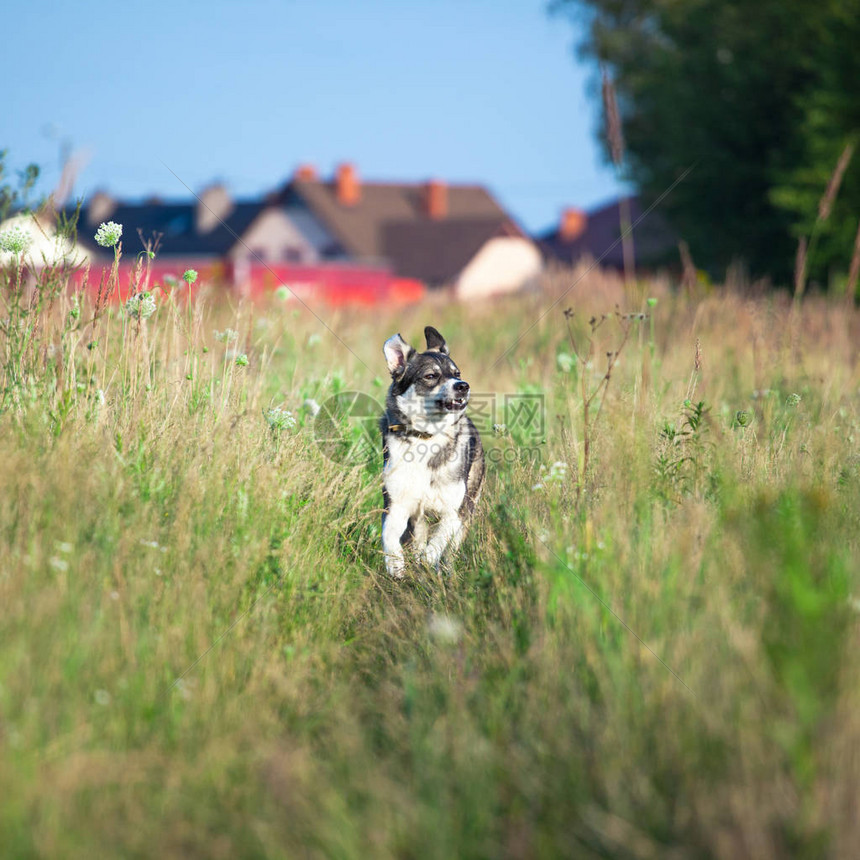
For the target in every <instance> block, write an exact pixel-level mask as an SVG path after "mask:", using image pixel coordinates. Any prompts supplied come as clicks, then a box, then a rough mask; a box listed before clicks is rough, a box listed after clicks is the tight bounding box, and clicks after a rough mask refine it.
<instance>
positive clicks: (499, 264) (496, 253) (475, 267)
mask: <svg viewBox="0 0 860 860" xmlns="http://www.w3.org/2000/svg"><path fill="white" fill-rule="evenodd" d="M542 269H543V259H542V258H541V254H540V251H539V250H538V248H537V246H536V245H535V244H534V242H532V241H530V240H529V239H524V238H521V237H513V236H512V237H505V238H497V239H490V241H489V242H487V243H486V244H485V245H484V247H483V248H481V250H480V251H478V253H477V254H475V256H474V257H473V258H472V261H471V262H470V263H469V264H468V265H467V266H466V268H465V269H463V271H462V272H461V273H460V277H459V278H458V279H457V284H456V289H457V298H460V299H465V298H480V297H482V296H491V295H495V294H497V293H511V292H514V291H515V290H520V289H522V288H523V287H525V286H527V285H528V284H529V283H530V282H532V281H533V280H534V279H536V278H537V277H538V275H540V273H541V271H542Z"/></svg>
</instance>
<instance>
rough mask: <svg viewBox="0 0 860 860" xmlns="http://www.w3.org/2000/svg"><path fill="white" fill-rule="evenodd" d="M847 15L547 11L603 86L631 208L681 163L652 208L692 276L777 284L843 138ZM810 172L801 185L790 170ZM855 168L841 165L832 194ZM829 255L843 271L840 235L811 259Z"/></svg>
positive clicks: (762, 9)
mask: <svg viewBox="0 0 860 860" xmlns="http://www.w3.org/2000/svg"><path fill="white" fill-rule="evenodd" d="M858 6H860V0H820V2H818V3H816V4H810V3H808V2H806V0H756V2H754V3H753V2H749V0H683V2H681V0H559V2H558V3H557V4H556V8H559V9H561V10H562V11H565V12H568V13H569V14H571V15H573V16H576V17H579V18H581V19H584V21H585V23H586V28H585V29H586V36H585V39H584V42H583V44H582V45H581V46H580V50H581V52H582V53H583V55H584V56H586V57H590V58H592V59H595V60H596V61H598V62H599V63H600V64H603V65H605V66H606V67H607V68H608V69H609V71H610V74H611V76H612V78H613V79H614V81H615V86H616V89H617V91H618V100H619V108H620V112H621V118H622V123H623V127H624V135H625V138H626V143H627V158H628V170H629V174H630V178H631V179H632V180H633V181H634V182H635V183H636V184H637V185H638V186H639V188H640V190H641V192H642V194H643V197H644V198H645V199H646V200H649V199H650V200H653V199H655V198H656V197H657V196H659V195H660V194H662V193H663V192H664V191H666V189H668V188H669V187H670V186H671V185H672V184H673V183H674V182H675V181H676V179H677V178H678V176H679V175H680V174H681V173H682V172H683V171H684V170H685V169H686V168H688V167H690V166H691V165H695V167H694V169H693V170H692V171H691V172H690V174H689V175H688V176H687V177H686V179H685V180H684V181H683V182H681V183H680V184H678V185H677V187H675V188H674V190H673V191H672V192H671V194H670V195H669V196H668V197H667V198H666V199H665V200H664V201H663V203H662V204H661V211H662V212H663V213H664V214H665V216H666V217H667V218H668V219H669V221H670V222H671V223H672V224H673V225H674V226H675V227H676V229H677V230H678V232H679V233H680V234H681V235H682V236H683V238H684V239H685V240H686V241H687V242H688V243H689V244H690V247H691V249H692V252H693V256H694V258H695V260H696V262H697V263H698V264H699V265H704V266H705V267H707V268H709V269H711V270H712V271H714V272H715V273H719V270H720V269H722V268H723V267H725V266H726V265H728V264H729V263H731V262H732V261H733V260H736V259H741V260H743V261H744V262H745V263H746V264H747V265H748V267H749V268H750V270H751V272H752V273H754V274H756V275H762V274H769V275H773V276H774V277H775V278H776V279H778V280H782V279H785V278H787V277H788V275H789V273H790V270H791V267H792V266H793V261H794V249H795V245H796V236H797V235H798V233H799V232H801V231H802V230H804V229H807V228H809V226H810V224H811V223H812V222H814V220H815V213H816V210H817V205H818V200H819V198H820V196H821V194H822V193H823V191H824V188H825V187H826V185H827V178H828V176H829V172H830V171H832V170H833V166H834V165H835V163H836V159H837V158H838V155H839V152H841V150H842V149H843V148H844V145H845V138H846V135H848V134H849V133H850V130H851V129H852V127H853V128H856V109H857V87H856V81H857V79H858V78H857V76H856V73H855V76H854V79H853V80H854V82H855V83H854V84H853V85H852V86H848V84H847V82H846V81H845V80H844V78H845V75H846V74H847V72H846V69H848V68H849V66H850V64H853V68H855V69H856V63H857V59H856V55H855V54H853V53H852V51H854V50H856V46H857V44H858V42H857V37H856V28H857V24H856V20H855V21H853V22H851V26H847V24H846V19H847V18H848V17H850V13H851V9H854V10H857V8H858ZM855 18H860V16H858V15H856V13H855ZM852 28H853V30H852ZM852 33H853V35H852ZM852 39H853V42H852V41H851V40H852ZM825 46H829V48H828V47H825ZM849 80H850V79H849ZM837 94H838V96H837ZM824 105H826V106H827V109H826V110H825V109H824ZM852 112H853V115H854V119H851V115H852ZM817 117H818V119H816V118H817ZM825 140H829V143H828V144H827V145H825ZM834 150H835V154H834ZM858 161H860V159H858ZM813 165H814V166H815V170H816V172H815V173H814V175H808V174H806V173H804V172H803V171H804V169H805V168H811V167H812V166H813ZM857 169H858V165H857V164H856V163H855V164H853V165H851V166H850V167H849V171H848V172H849V174H851V175H850V176H846V187H848V186H851V183H854V182H856V173H857ZM822 171H823V173H824V175H823V178H822V176H821V174H822ZM813 191H814V193H813ZM810 194H811V195H812V196H810ZM845 196H846V197H847V195H845ZM846 208H849V207H848V204H847V202H843V203H842V204H841V209H840V212H839V213H836V212H834V219H833V221H834V227H833V228H832V229H833V230H834V235H835V232H836V226H835V224H836V222H837V220H838V217H837V214H838V215H839V217H841V216H842V215H843V214H844V212H845V210H846ZM855 227H856V222H855ZM848 229H849V228H843V232H844V231H847V230H848ZM840 236H841V234H840ZM838 253H842V254H843V263H844V266H845V267H846V268H847V265H848V259H845V257H850V242H848V247H847V248H846V247H845V240H844V237H842V238H841V239H840V243H837V244H833V245H828V244H827V243H825V242H821V243H819V246H818V254H819V256H818V258H817V259H816V260H815V261H814V262H815V263H816V264H818V265H821V263H822V261H823V260H824V258H825V256H826V255H827V254H830V255H832V256H835V255H837V254H838Z"/></svg>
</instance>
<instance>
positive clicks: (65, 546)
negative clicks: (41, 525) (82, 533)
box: [54, 540, 74, 555]
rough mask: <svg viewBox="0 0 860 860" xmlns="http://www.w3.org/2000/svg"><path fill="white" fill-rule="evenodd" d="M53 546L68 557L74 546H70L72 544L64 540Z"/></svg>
mask: <svg viewBox="0 0 860 860" xmlns="http://www.w3.org/2000/svg"><path fill="white" fill-rule="evenodd" d="M54 546H55V547H56V548H57V551H58V552H63V553H66V555H68V554H69V553H70V552H71V551H72V550H73V549H74V546H72V544H70V543H68V542H67V541H64V540H58V541H56V542H55V543H54Z"/></svg>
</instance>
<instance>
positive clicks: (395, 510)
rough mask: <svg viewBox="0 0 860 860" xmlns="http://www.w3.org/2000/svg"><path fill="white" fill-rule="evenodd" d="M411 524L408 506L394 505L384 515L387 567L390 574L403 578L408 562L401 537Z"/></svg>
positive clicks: (384, 547) (384, 550)
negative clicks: (404, 554)
mask: <svg viewBox="0 0 860 860" xmlns="http://www.w3.org/2000/svg"><path fill="white" fill-rule="evenodd" d="M408 524H409V513H408V511H407V510H406V508H402V507H399V506H397V505H393V506H392V508H391V510H389V511H386V512H385V513H384V514H383V515H382V551H383V552H384V553H385V569H386V570H387V571H388V575H389V576H393V577H394V578H395V579H403V571H404V569H405V567H406V564H405V562H404V559H403V546H402V545H401V543H400V538H402V537H403V532H405V531H406V526H407V525H408Z"/></svg>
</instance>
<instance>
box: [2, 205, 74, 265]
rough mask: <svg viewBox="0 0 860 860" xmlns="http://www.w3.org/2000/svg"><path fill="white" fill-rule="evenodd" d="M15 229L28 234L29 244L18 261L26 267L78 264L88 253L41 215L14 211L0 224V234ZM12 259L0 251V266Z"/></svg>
mask: <svg viewBox="0 0 860 860" xmlns="http://www.w3.org/2000/svg"><path fill="white" fill-rule="evenodd" d="M13 229H19V230H22V231H23V232H25V233H27V234H28V235H29V236H30V244H29V246H28V248H27V250H26V252H25V253H24V254H23V255H22V261H23V262H24V264H25V265H26V266H27V268H28V269H30V270H38V269H41V268H42V267H43V266H59V265H67V266H80V265H82V264H84V263H86V262H88V261H89V260H90V258H91V253H90V251H89V249H88V248H87V247H86V245H84V244H82V243H80V242H75V241H73V240H72V239H70V238H69V237H67V236H63V235H60V234H59V233H58V232H57V228H56V225H55V223H54V222H53V220H52V219H51V218H49V217H48V216H47V215H44V214H17V215H13V216H12V217H11V218H8V219H7V220H6V221H4V222H3V223H2V224H0V233H2V232H4V231H6V230H13ZM13 261H14V256H13V255H12V254H11V253H9V252H5V251H0V265H3V266H6V265H9V264H11V263H12V262H13Z"/></svg>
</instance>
